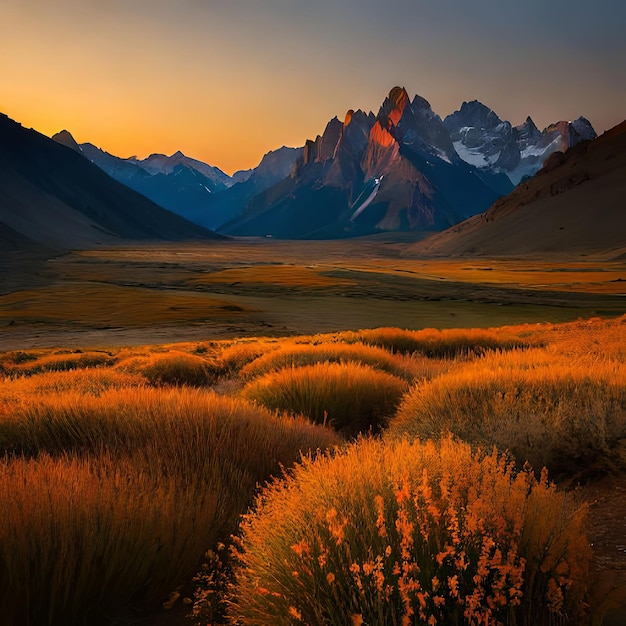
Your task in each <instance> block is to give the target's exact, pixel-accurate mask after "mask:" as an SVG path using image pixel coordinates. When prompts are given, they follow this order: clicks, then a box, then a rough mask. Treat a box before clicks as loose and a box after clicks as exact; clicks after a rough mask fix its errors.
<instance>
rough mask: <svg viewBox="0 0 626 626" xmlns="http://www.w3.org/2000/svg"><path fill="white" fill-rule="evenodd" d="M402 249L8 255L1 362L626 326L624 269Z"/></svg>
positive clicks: (220, 245) (222, 248) (302, 246)
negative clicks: (616, 320) (75, 349)
mask: <svg viewBox="0 0 626 626" xmlns="http://www.w3.org/2000/svg"><path fill="white" fill-rule="evenodd" d="M407 250H408V248H407V246H406V244H405V243H403V242H401V241H397V240H394V239H393V238H387V239H385V238H383V237H377V238H371V239H361V240H342V241H325V242H317V241H298V242H289V241H277V240H235V241H227V242H210V243H208V244H207V243H205V244H198V243H191V244H165V245H158V246H157V245H154V244H150V245H147V244H137V245H132V246H131V245H125V246H120V247H116V248H99V249H95V250H88V251H82V252H73V253H69V254H63V255H58V256H54V255H51V256H49V257H42V256H41V255H39V256H35V255H28V254H14V255H11V254H7V255H5V256H4V258H3V269H4V271H3V272H2V274H3V276H2V278H0V293H1V294H2V295H1V296H0V349H4V350H10V349H18V348H20V349H24V348H35V347H52V346H58V345H63V346H68V345H74V346H78V345H80V346H85V347H88V346H99V345H137V344H146V343H164V342H172V341H177V340H179V341H180V340H188V341H192V340H196V339H206V338H207V337H210V338H215V339H219V338H231V337H236V336H258V335H259V334H263V335H268V336H282V335H292V334H303V333H307V334H308V333H317V332H333V331H339V330H346V329H357V328H372V327H380V326H397V327H402V328H409V329H418V328H424V327H438V328H451V327H489V326H501V325H506V324H519V323H536V322H544V321H552V322H559V321H568V320H573V319H577V318H579V317H591V316H614V315H619V314H621V313H624V312H626V260H623V259H622V260H607V259H602V258H595V257H582V258H581V257H579V258H572V259H562V258H559V259H536V258H529V259H506V260H502V259H500V260H493V259H491V260H489V259H478V260H477V259H456V260H450V261H442V260H436V261H431V260H424V259H419V258H411V256H409V255H407Z"/></svg>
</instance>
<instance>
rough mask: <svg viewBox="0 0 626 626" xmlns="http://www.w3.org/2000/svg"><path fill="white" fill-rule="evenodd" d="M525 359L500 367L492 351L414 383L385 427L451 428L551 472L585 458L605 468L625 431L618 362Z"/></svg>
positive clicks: (623, 378) (432, 434)
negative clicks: (474, 362)
mask: <svg viewBox="0 0 626 626" xmlns="http://www.w3.org/2000/svg"><path fill="white" fill-rule="evenodd" d="M502 361H503V362H504V365H503V366H502V367H497V368H493V365H494V363H497V362H502ZM527 365H528V367H523V368H521V367H506V359H502V358H499V357H493V358H490V359H487V360H486V361H485V362H484V363H481V364H477V365H476V367H467V368H465V369H463V370H457V371H454V372H449V373H447V374H443V375H442V376H440V377H439V378H437V379H434V380H432V381H430V382H428V383H424V384H421V385H419V384H418V385H416V386H414V387H413V388H412V389H411V391H410V392H409V394H407V396H406V397H405V398H404V400H403V402H402V403H401V405H400V407H399V409H398V412H397V414H396V416H395V417H394V418H393V419H392V420H391V421H390V424H389V433H390V434H391V435H403V436H404V435H408V436H409V437H420V438H423V439H425V438H438V437H440V436H441V435H442V434H443V435H445V434H447V433H452V434H454V435H455V436H457V437H459V438H460V439H463V440H464V441H468V442H471V443H474V444H481V445H495V446H497V447H498V448H499V449H501V450H505V449H508V450H510V451H511V452H512V454H513V455H514V457H515V458H516V460H517V461H518V462H519V463H520V464H523V463H524V462H525V461H528V462H530V463H531V464H532V465H533V466H534V467H535V468H536V469H540V468H541V467H543V466H547V467H548V468H549V469H550V471H551V472H557V473H559V472H565V473H569V474H571V473H577V472H580V471H581V470H584V469H586V468H587V467H589V466H590V464H594V467H597V469H602V468H600V467H598V466H597V464H600V465H602V464H604V465H605V467H604V469H605V470H606V469H607V467H606V464H607V463H609V464H610V463H611V448H612V446H614V445H615V444H616V443H617V442H618V441H619V440H620V439H622V438H624V437H626V368H625V367H624V366H623V365H621V364H617V363H615V362H610V361H598V362H596V363H595V364H594V366H593V367H589V365H588V364H587V366H585V364H584V363H580V364H579V365H578V366H576V367H574V366H572V365H568V364H563V363H562V362H559V361H555V362H554V363H552V364H549V363H548V364H545V365H543V366H538V367H532V366H531V365H530V363H528V364H527Z"/></svg>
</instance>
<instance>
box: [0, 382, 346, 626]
mask: <svg viewBox="0 0 626 626" xmlns="http://www.w3.org/2000/svg"><path fill="white" fill-rule="evenodd" d="M27 391H28V390H27ZM27 391H26V392H25V393H24V394H23V396H22V401H21V402H16V403H14V404H13V405H12V410H10V411H7V412H6V413H5V415H3V416H2V419H0V446H1V447H2V449H3V451H4V453H5V457H4V460H3V461H2V463H1V464H0V500H1V501H2V502H3V518H2V524H0V580H2V581H5V582H6V584H5V585H3V586H2V587H3V588H2V590H0V606H2V607H3V617H2V624H3V625H6V626H21V624H24V623H36V624H44V623H46V624H47V623H51V624H63V625H64V626H74V625H76V626H78V625H82V624H84V623H89V624H92V623H97V621H98V619H100V618H102V619H103V620H104V621H105V623H109V622H110V620H111V619H113V617H112V616H115V615H118V616H119V614H120V612H123V610H124V609H125V608H127V607H128V606H130V605H133V606H134V607H138V606H143V605H146V604H151V603H153V602H154V601H155V600H157V599H159V598H161V597H162V595H163V593H165V592H166V591H171V590H172V589H174V588H175V587H176V586H177V585H179V584H180V583H182V582H184V581H185V580H189V578H190V577H191V575H192V574H193V572H194V570H195V569H196V567H197V565H198V562H199V560H200V558H201V556H202V554H204V553H205V552H206V550H207V549H208V548H210V547H211V546H213V545H215V543H216V542H217V541H218V540H220V539H221V540H224V539H225V538H226V537H227V536H228V535H229V534H230V533H232V532H233V531H234V530H235V526H236V522H237V519H238V517H239V516H240V514H241V513H242V512H243V511H245V509H246V507H247V506H248V504H249V502H250V499H251V497H252V494H253V493H254V491H255V489H256V487H257V485H258V484H259V483H262V482H263V481H265V480H266V479H268V478H269V477H270V475H272V474H276V473H277V472H278V471H279V468H280V467H281V466H289V465H291V464H292V463H293V462H294V461H296V460H297V459H299V458H300V454H301V451H302V452H305V453H307V452H311V451H315V450H317V449H325V448H327V447H329V446H333V445H336V444H337V443H339V440H338V438H337V436H336V435H335V434H334V433H333V432H332V431H331V430H330V429H325V428H322V427H320V426H315V425H313V424H311V423H310V422H307V421H306V420H303V419H296V420H294V419H292V418H280V417H277V416H275V415H273V414H271V413H270V412H268V411H266V410H265V409H263V408H261V407H254V406H251V405H250V404H248V403H246V402H244V401H243V400H240V399H233V398H225V397H220V396H217V395H215V394H214V393H212V392H207V391H202V390H198V389H191V388H171V389H154V388H151V387H137V388H122V389H109V390H106V391H101V392H99V393H98V394H84V393H80V392H78V391H75V390H65V391H56V392H54V393H50V392H48V393H36V394H32V393H28V392H27ZM29 459H30V460H29ZM5 504H6V506H5ZM106 620H109V621H106Z"/></svg>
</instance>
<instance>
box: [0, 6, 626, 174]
mask: <svg viewBox="0 0 626 626" xmlns="http://www.w3.org/2000/svg"><path fill="white" fill-rule="evenodd" d="M624 33H626V3H622V2H618V1H616V0H595V2H593V3H591V2H582V1H580V0H570V1H568V2H566V1H565V0H543V1H539V0H530V1H527V2H524V3H522V2H508V1H506V0H501V1H494V0H472V1H471V2H469V1H467V0H436V1H429V2H426V1H422V0H413V1H409V0H386V1H385V2H381V1H380V0H376V1H374V0H332V1H331V0H314V1H311V0H308V1H307V0H80V1H78V0H0V72H1V74H0V75H1V76H2V79H1V82H0V85H2V89H0V111H2V112H4V113H7V114H9V115H10V116H11V117H13V118H15V119H17V120H18V121H20V122H22V123H23V124H24V125H26V126H33V127H35V128H36V129H38V130H40V131H42V132H45V133H47V134H52V133H54V132H56V131H58V130H60V129H61V128H67V129H68V130H70V131H71V132H72V133H73V134H74V135H75V136H76V138H77V139H78V140H79V141H91V142H93V143H96V144H97V145H99V146H101V147H103V148H105V149H107V150H109V151H111V152H113V153H115V154H118V155H120V156H129V155H130V154H138V155H139V156H144V155H146V154H148V153H150V152H166V153H168V154H169V153H171V152H174V151H175V150H178V149H180V150H182V151H183V152H185V153H186V154H189V155H190V156H194V157H196V158H200V159H203V160H205V161H208V162H210V163H211V164H214V165H218V166H220V167H222V168H223V169H225V170H226V171H228V172H232V171H234V170H236V169H239V168H247V167H251V166H253V165H255V164H256V163H257V162H258V161H259V160H260V158H261V156H262V155H263V153H265V152H267V151H268V150H270V149H273V148H277V147H279V146H281V145H284V144H285V145H301V144H302V143H303V142H304V140H305V139H306V138H308V137H314V136H315V135H316V134H317V133H321V132H322V131H323V129H324V126H325V124H326V122H327V121H328V119H330V118H331V117H333V116H334V115H337V116H339V117H342V116H343V115H344V114H345V111H346V110H347V109H348V108H355V109H356V108H362V109H365V110H373V111H377V109H378V107H379V105H380V103H381V102H382V100H383V99H384V97H385V95H386V94H387V92H388V91H389V89H390V88H391V87H393V86H394V85H403V86H405V87H406V89H407V91H408V92H409V94H410V95H411V96H412V95H413V94H416V93H417V94H420V95H421V96H423V97H425V98H426V99H427V100H429V102H430V103H431V105H432V106H433V109H434V110H435V111H436V112H437V113H439V114H440V115H441V116H442V117H443V116H445V115H447V114H448V113H451V112H452V111H454V110H455V109H457V108H458V107H459V106H460V104H461V102H462V101H463V100H474V99H477V100H480V101H481V102H483V103H484V104H486V105H487V106H489V107H491V108H492V109H494V110H495V112H496V113H497V114H498V115H500V117H502V118H504V119H508V120H510V121H511V122H513V123H514V124H517V123H521V122H522V121H523V120H524V119H525V118H526V116H527V115H530V116H531V117H532V118H533V119H534V120H535V122H536V123H537V125H538V126H539V127H540V128H542V127H544V126H546V125H547V124H549V123H551V122H555V121H557V120H559V119H573V118H575V117H578V116H579V115H584V116H585V117H587V118H589V119H590V121H591V122H592V124H593V125H594V127H595V128H596V130H597V131H598V132H599V133H601V132H602V131H603V130H606V129H608V128H610V127H612V126H614V125H615V124H617V123H619V122H621V121H622V120H623V119H624V118H626V36H625V34H624Z"/></svg>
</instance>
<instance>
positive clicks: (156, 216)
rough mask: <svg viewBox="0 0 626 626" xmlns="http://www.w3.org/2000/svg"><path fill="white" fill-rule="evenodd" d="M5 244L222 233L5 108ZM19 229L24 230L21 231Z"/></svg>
mask: <svg viewBox="0 0 626 626" xmlns="http://www.w3.org/2000/svg"><path fill="white" fill-rule="evenodd" d="M0 224H2V229H3V232H4V233H5V235H6V236H5V237H3V240H2V241H4V243H3V245H6V246H9V245H15V246H22V245H24V243H25V241H24V239H26V240H29V241H33V242H36V243H38V244H39V245H43V246H49V247H53V248H61V249H68V248H78V247H84V246H89V245H94V244H97V243H105V242H113V241H119V240H122V239H157V240H158V239H164V240H179V239H206V238H215V237H218V235H216V234H215V233H211V232H210V231H208V230H206V229H204V228H201V227H199V226H197V225H195V224H192V223H190V222H188V221H187V220H185V219H183V218H181V217H179V216H177V215H174V214H173V213H170V212H169V211H166V210H165V209H162V208H161V207H159V206H157V205H156V204H154V203H153V202H151V201H149V200H147V199H146V198H145V197H143V196H142V195H140V194H138V193H136V192H134V191H132V190H131V189H129V188H128V187H126V186H124V185H121V184H120V183H118V182H116V181H115V180H113V179H112V178H111V177H110V176H108V175H107V174H105V173H104V172H103V171H102V170H101V169H100V168H98V167H96V166H95V165H93V164H92V163H90V162H89V161H87V160H86V159H85V158H83V157H82V156H81V155H80V154H78V153H76V152H75V151H74V150H72V149H69V148H67V147H65V146H62V145H60V144H58V143H57V142H55V141H52V140H51V139H48V138H47V137H45V136H44V135H41V134H40V133H38V132H36V131H34V130H27V129H25V128H22V126H20V125H19V124H18V123H16V122H14V121H13V120H10V119H9V118H8V117H6V116H4V115H0ZM14 233H17V234H18V235H19V237H16V235H15V234H14Z"/></svg>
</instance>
